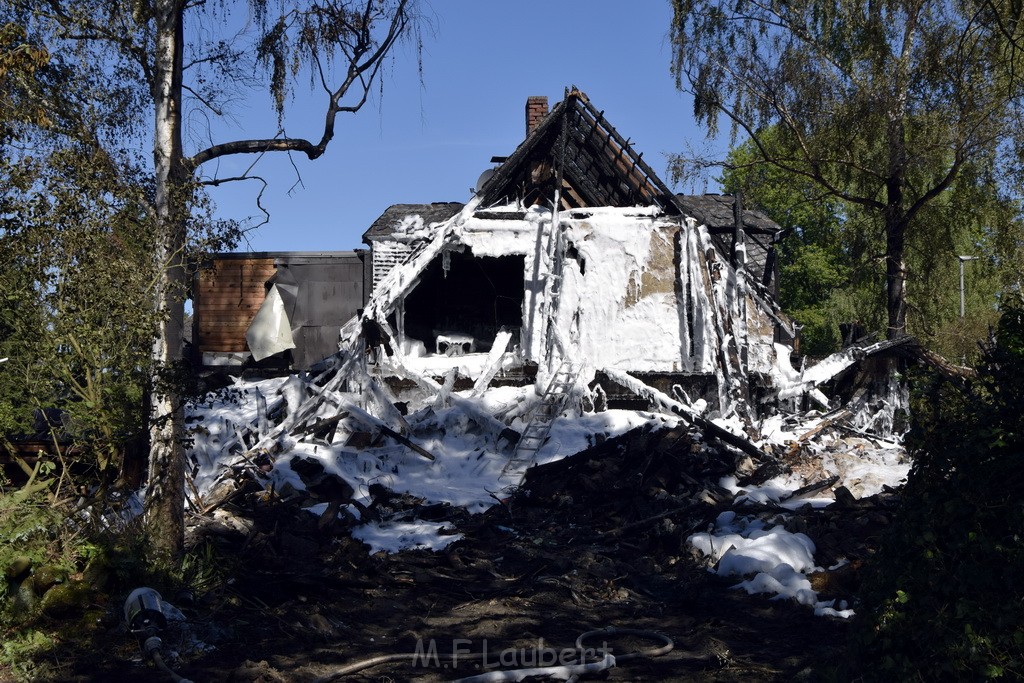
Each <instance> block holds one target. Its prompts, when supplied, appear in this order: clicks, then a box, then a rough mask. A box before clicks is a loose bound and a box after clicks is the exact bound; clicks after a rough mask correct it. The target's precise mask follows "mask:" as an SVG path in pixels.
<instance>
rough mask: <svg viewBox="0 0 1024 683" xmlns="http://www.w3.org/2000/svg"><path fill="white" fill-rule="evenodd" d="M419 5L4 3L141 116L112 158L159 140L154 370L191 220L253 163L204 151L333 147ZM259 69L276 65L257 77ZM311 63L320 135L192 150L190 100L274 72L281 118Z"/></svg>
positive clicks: (220, 104)
mask: <svg viewBox="0 0 1024 683" xmlns="http://www.w3.org/2000/svg"><path fill="white" fill-rule="evenodd" d="M410 5H411V0H311V1H307V2H303V1H301V0H300V1H297V2H293V3H284V4H283V5H280V6H276V5H275V6H271V5H270V4H269V3H266V2H265V0H253V1H252V2H250V3H249V4H248V5H247V6H246V9H248V10H249V12H250V15H251V19H252V21H253V24H254V25H255V26H256V27H257V28H256V30H254V31H251V32H244V31H243V32H241V33H238V34H237V35H236V34H235V33H233V32H232V31H231V30H230V28H226V29H225V33H226V35H216V34H214V33H212V32H211V27H217V26H224V25H225V24H231V23H232V22H234V21H235V20H234V19H233V18H232V11H233V10H236V9H238V8H237V6H236V4H235V3H231V2H227V1H224V2H213V3H187V2H185V1H184V0H140V1H139V2H132V3H110V2H105V1H102V0H93V1H85V2H74V3H71V2H65V1H63V0H46V1H44V2H42V3H39V2H28V1H27V0H15V1H14V2H12V3H10V4H9V6H8V7H7V8H6V10H3V11H4V12H6V13H8V14H9V16H7V17H4V18H5V19H7V20H9V21H12V22H16V23H19V24H21V25H23V26H25V27H27V29H28V33H29V34H30V35H38V36H39V37H40V39H41V41H42V42H45V43H46V44H47V45H49V46H50V48H51V51H52V52H54V53H60V54H61V55H62V56H64V59H65V60H66V66H67V71H68V74H67V75H68V77H69V79H70V82H72V83H92V84H95V83H112V84H117V86H118V87H117V88H116V89H112V91H113V92H111V93H107V94H105V95H104V97H103V98H102V99H96V100H92V101H90V102H89V105H90V106H92V107H98V108H100V109H102V110H103V111H105V112H107V113H108V115H109V116H111V117H113V120H115V121H116V122H117V123H118V124H121V125H124V126H126V127H127V128H128V129H129V131H128V132H127V133H126V134H125V135H122V136H110V135H108V136H104V135H103V134H102V130H101V131H99V132H98V134H97V138H96V142H97V143H98V144H99V145H101V146H102V147H103V149H106V150H108V152H109V153H108V156H109V157H110V158H112V159H118V160H119V161H121V160H125V161H128V162H129V163H133V162H134V161H135V159H131V158H130V157H132V152H133V151H134V149H133V144H134V145H139V144H140V143H142V142H143V141H144V140H145V139H146V138H147V137H148V138H149V139H150V141H151V143H152V162H151V164H143V167H144V168H146V170H147V173H148V179H147V181H146V182H145V183H144V186H145V187H147V188H148V192H149V193H150V194H149V195H148V205H147V212H148V220H149V224H150V226H151V228H152V230H151V242H150V250H151V253H152V255H153V258H154V260H155V262H156V263H157V264H158V265H159V273H158V277H157V279H156V280H155V286H154V288H153V290H152V292H151V299H150V301H151V304H152V308H153V310H155V311H156V313H157V317H158V322H157V325H156V330H155V334H154V337H153V338H154V342H153V345H152V349H151V358H150V362H151V368H150V369H151V370H157V369H162V370H161V372H163V373H165V374H166V373H171V374H173V372H174V368H175V366H177V365H179V364H180V363H181V353H182V328H183V321H184V305H183V300H184V297H185V288H186V285H187V282H186V246H187V228H188V224H189V221H190V219H191V217H192V215H193V210H194V208H195V205H196V203H197V202H199V201H200V200H201V188H202V186H203V185H204V184H208V185H211V184H219V183H222V182H226V181H228V180H241V179H246V178H251V177H253V176H243V177H240V178H216V177H203V176H202V175H201V168H202V166H203V164H205V163H208V162H210V161H213V160H216V159H219V158H221V157H224V156H227V155H234V154H263V153H265V152H268V151H279V152H300V153H303V154H305V155H306V156H307V157H309V158H310V159H315V158H317V157H319V156H321V155H322V154H323V153H324V151H325V150H326V148H327V146H328V144H329V143H330V141H331V140H332V139H333V137H334V134H335V122H336V119H337V116H338V114H341V113H354V112H356V111H358V110H359V109H360V108H361V107H362V106H363V104H364V103H365V102H366V100H367V97H368V95H369V92H370V90H371V88H372V87H373V85H374V83H375V79H376V77H377V75H378V73H379V70H380V68H381V66H382V65H383V64H384V62H385V60H386V58H387V57H388V55H389V54H390V52H391V50H392V48H393V47H394V46H395V44H396V42H397V41H398V40H399V39H400V38H402V37H403V36H404V35H406V33H407V32H409V31H410V30H411V28H412V27H413V25H414V22H413V20H414V18H415V17H414V15H413V14H412V12H411V11H410ZM239 25H241V24H239ZM251 56H255V61H254V62H253V61H252V60H251V58H250V57H251ZM254 72H255V73H261V74H263V75H264V76H265V79H254V78H253V75H252V74H253V73H254ZM307 73H308V74H310V75H311V77H312V80H313V83H315V84H316V86H317V87H318V88H320V89H322V90H323V93H324V124H323V128H322V130H321V131H320V132H319V133H318V137H316V138H314V139H312V140H307V139H305V138H299V137H292V136H290V135H288V134H286V133H285V131H284V130H283V127H280V129H279V130H278V131H275V132H273V133H271V134H270V135H268V136H265V137H257V138H252V139H242V140H229V141H225V142H221V143H218V144H212V145H209V146H206V147H205V148H200V149H197V150H195V151H193V152H191V153H189V152H187V151H186V149H185V143H184V131H183V116H184V114H185V110H186V108H189V107H196V108H201V109H205V110H206V113H207V114H209V115H211V116H221V115H223V114H224V112H225V111H226V110H225V107H224V99H226V98H238V97H240V92H241V91H244V90H246V89H247V88H249V87H251V86H254V85H262V86H263V87H267V88H268V89H269V91H270V92H271V94H272V95H273V101H274V106H275V107H276V109H277V112H278V116H279V122H280V121H281V120H282V116H283V112H284V106H285V104H286V102H287V101H288V100H289V94H290V91H291V88H292V87H293V80H294V78H295V77H296V76H298V75H300V74H307ZM92 92H95V90H93V91H92ZM111 105H114V106H111ZM114 150H117V153H115V152H114ZM122 157H128V159H122ZM151 404H152V409H153V412H152V416H151V428H150V458H149V481H148V487H147V502H146V506H147V526H148V529H149V533H150V535H151V540H152V542H153V545H152V547H153V550H154V553H153V559H154V560H156V561H158V562H167V561H170V560H173V559H175V558H176V557H177V556H178V555H179V554H180V552H181V549H182V544H183V537H184V516H183V515H184V512H183V511H184V493H183V485H184V461H185V454H184V448H183V445H182V441H183V430H182V415H181V411H182V401H181V399H180V397H179V395H178V392H177V390H176V389H175V387H174V385H173V383H168V382H157V383H155V384H154V390H153V392H152V397H151Z"/></svg>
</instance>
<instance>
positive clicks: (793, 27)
mask: <svg viewBox="0 0 1024 683" xmlns="http://www.w3.org/2000/svg"><path fill="white" fill-rule="evenodd" d="M673 8H674V18H673V23H672V28H671V39H672V42H673V50H674V58H673V70H674V73H675V74H676V77H677V82H678V85H679V87H680V88H682V89H685V90H687V91H689V92H691V93H692V94H693V96H694V103H695V104H694V111H695V115H696V117H697V119H698V121H700V122H701V123H703V124H705V125H706V126H707V127H708V129H709V132H711V133H714V132H716V131H717V129H718V123H719V117H721V116H725V117H726V119H727V120H728V121H729V123H730V126H731V130H732V134H733V136H734V139H735V136H736V135H737V133H739V132H742V133H743V134H745V135H746V136H747V137H748V138H749V140H750V141H751V145H752V149H753V150H756V154H755V155H753V157H752V158H751V160H750V162H749V163H750V164H757V165H760V164H767V165H771V166H773V167H775V168H778V169H780V170H782V171H785V172H786V173H789V174H791V175H793V176H799V177H801V178H805V179H807V180H808V181H810V182H813V183H814V185H815V186H816V187H818V188H820V191H821V193H822V194H825V195H828V196H831V197H834V198H837V199H839V200H842V201H843V202H844V203H845V204H846V205H847V206H849V207H856V208H857V210H858V211H860V212H862V213H863V214H864V216H865V217H866V218H868V219H870V221H871V222H872V223H873V224H874V225H877V226H879V227H880V229H881V230H882V234H883V236H884V249H883V252H882V253H883V254H884V269H885V292H886V299H885V310H886V332H887V336H889V337H894V336H898V335H901V334H903V333H904V332H905V330H906V325H907V285H906V282H907V262H906V251H907V239H908V234H912V233H914V232H917V231H924V229H925V228H924V222H923V221H922V215H923V214H924V213H925V211H926V209H927V208H928V207H929V206H931V205H933V204H936V203H937V202H938V201H939V200H940V198H943V197H945V196H946V195H947V193H948V192H949V191H950V189H951V188H952V187H953V185H954V183H955V181H956V180H957V179H958V178H959V177H961V176H962V174H964V173H965V172H969V173H971V174H974V175H975V177H977V178H980V179H984V181H985V182H987V183H992V184H995V185H1000V186H1001V188H1002V189H1003V190H1004V191H1011V190H1015V189H1016V188H1010V187H1008V185H1007V184H1001V180H1002V179H1003V178H1006V177H1009V176H1010V175H1011V168H1010V166H1011V165H1012V164H1014V163H1015V162H1016V160H1017V158H1019V157H1017V156H1016V149H1015V146H1016V145H1017V144H1019V141H1020V134H1019V130H1020V127H1019V125H1018V121H1019V116H1020V114H1021V107H1020V105H1021V99H1020V97H1021V92H1022V90H1021V87H1022V86H1021V81H1020V79H1019V78H1018V74H1019V73H1020V67H1021V61H1020V55H1019V54H1018V52H1017V51H1015V50H1013V49H1010V48H1009V47H1008V43H1007V41H1006V40H1005V38H1004V37H1003V36H1002V34H1001V33H1000V32H999V31H998V30H997V29H996V28H994V27H993V26H992V25H991V23H990V22H987V21H985V20H984V19H985V16H984V12H983V11H982V10H981V9H979V6H978V5H974V4H971V3H963V2H953V3H933V2H926V1H925V0H889V1H887V2H866V1H864V0H832V1H831V2H828V1H825V2H821V1H816V0H796V1H795V2H785V3H783V2H775V1H774V0H772V1H769V2H761V1H759V0H753V1H751V0H741V1H740V2H720V1H719V0H673ZM766 134H770V135H771V136H772V140H771V144H769V141H768V140H767V139H766V137H765V136H766ZM968 169H970V170H969V171H968ZM989 227H990V228H991V229H993V230H996V231H999V230H1001V229H1002V228H1003V226H1002V225H993V226H989Z"/></svg>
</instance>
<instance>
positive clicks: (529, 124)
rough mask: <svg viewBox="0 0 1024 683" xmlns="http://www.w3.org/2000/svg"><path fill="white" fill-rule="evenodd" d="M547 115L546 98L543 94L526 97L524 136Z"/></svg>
mask: <svg viewBox="0 0 1024 683" xmlns="http://www.w3.org/2000/svg"><path fill="white" fill-rule="evenodd" d="M547 115H548V98H547V97H545V96H544V95H534V96H532V97H527V98H526V136H527V137H529V136H530V133H532V132H533V130H534V129H535V128H536V127H537V125H538V124H539V123H540V122H541V121H543V120H544V117H545V116H547Z"/></svg>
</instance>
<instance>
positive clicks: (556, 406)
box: [501, 360, 582, 476]
mask: <svg viewBox="0 0 1024 683" xmlns="http://www.w3.org/2000/svg"><path fill="white" fill-rule="evenodd" d="M581 368H582V364H577V363H572V362H570V361H568V360H563V361H562V363H561V364H560V365H559V366H558V369H557V370H556V371H555V374H554V375H552V377H551V381H550V382H548V388H547V390H546V391H545V392H544V395H543V396H542V397H541V400H540V405H539V406H537V408H536V409H535V410H534V412H533V415H532V416H531V417H530V421H529V422H528V423H527V425H526V429H524V430H523V435H522V436H521V437H519V442H518V443H517V444H516V449H515V451H514V452H513V453H512V457H511V458H509V461H508V463H506V464H505V467H504V468H503V469H502V470H501V474H502V476H505V475H507V474H509V473H510V472H511V471H514V470H517V469H520V468H521V467H522V466H523V465H525V467H522V469H523V470H524V471H525V469H526V468H527V467H529V466H530V465H532V464H533V461H534V460H535V459H536V458H537V451H539V450H540V449H541V446H543V445H544V442H545V441H547V439H548V435H549V434H550V433H551V423H552V422H553V421H554V419H555V418H556V417H558V416H559V414H561V412H562V410H563V409H564V408H565V403H566V401H568V399H569V396H570V394H571V393H572V388H573V387H574V386H575V385H576V378H577V376H578V375H579V373H580V369H581Z"/></svg>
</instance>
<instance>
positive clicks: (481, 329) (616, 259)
mask: <svg viewBox="0 0 1024 683" xmlns="http://www.w3.org/2000/svg"><path fill="white" fill-rule="evenodd" d="M526 124H527V131H526V137H525V139H524V141H523V142H522V144H520V145H519V146H518V147H517V148H516V149H515V150H514V151H513V152H512V153H511V154H510V155H509V156H507V157H495V158H493V159H492V162H493V163H494V164H495V165H494V167H493V168H491V169H488V170H487V171H486V172H485V173H484V174H483V175H482V176H481V178H480V180H479V181H478V187H477V188H476V192H475V195H474V196H473V197H472V198H471V199H470V200H469V201H468V202H467V203H465V204H462V203H457V202H440V203H434V204H396V205H394V206H391V207H390V208H388V209H387V210H386V211H385V212H384V213H383V214H382V215H381V216H380V218H378V219H377V220H376V221H375V222H374V223H373V224H372V225H371V226H370V227H369V229H368V230H367V231H366V232H365V233H364V235H363V241H364V242H365V243H366V245H367V246H368V247H369V251H368V252H365V251H364V252H347V253H328V254H323V255H320V256H319V257H318V256H317V255H308V254H307V255H298V254H291V255H290V254H275V255H263V256H266V258H263V259H262V260H259V259H257V260H258V261H259V263H258V264H255V265H251V266H241V265H238V264H237V263H235V262H234V261H233V260H232V259H241V258H243V257H242V256H238V255H228V256H225V257H224V258H222V259H221V260H219V261H218V260H217V259H214V264H215V265H214V266H213V267H211V268H207V269H206V270H205V271H204V270H200V273H199V275H198V276H197V285H196V293H197V298H196V303H195V312H196V313H195V318H196V322H195V329H196V334H195V338H196V340H197V352H198V353H199V354H201V356H202V358H203V359H204V361H208V360H209V359H216V360H218V362H247V363H252V362H253V361H258V362H261V363H268V362H269V363H275V362H276V363H277V364H278V365H279V366H282V367H285V368H289V369H293V370H294V369H303V368H306V367H309V365H311V364H312V363H314V362H315V361H316V360H318V359H319V358H321V357H324V356H326V355H329V353H331V352H332V351H333V350H336V349H337V344H338V339H339V333H338V332H339V330H340V338H341V344H342V346H343V347H344V346H346V345H348V346H352V345H353V344H362V345H364V346H365V345H367V342H369V343H368V345H369V346H371V347H376V346H382V347H385V346H386V348H385V349H384V353H383V354H378V353H375V352H374V353H372V357H373V359H374V360H375V361H376V360H380V359H388V358H390V359H391V360H389V361H388V364H389V367H390V370H388V369H387V368H383V366H382V367H380V368H378V372H379V373H381V374H387V373H388V372H392V371H394V370H395V368H396V367H402V368H404V369H405V370H408V371H411V372H414V373H420V374H422V375H424V376H429V377H435V378H440V377H444V376H446V375H447V374H449V373H450V372H455V374H456V375H461V376H463V377H464V378H465V379H467V380H474V381H475V379H476V377H477V376H479V375H480V374H481V373H483V372H485V366H487V365H488V361H487V359H488V357H489V356H492V357H493V358H492V361H493V362H491V363H490V365H492V366H494V365H495V364H496V365H497V367H496V368H495V367H491V368H490V372H495V371H497V372H512V371H515V370H516V369H520V370H522V369H525V370H526V371H527V372H526V373H524V374H527V375H529V376H532V372H531V371H533V372H536V371H537V370H538V369H539V371H540V374H541V375H542V380H543V379H544V377H546V376H550V375H552V374H553V373H555V372H556V371H557V369H558V368H559V367H561V366H568V369H563V372H564V373H568V374H571V375H572V376H573V380H574V381H575V378H576V377H577V376H583V377H584V378H585V379H586V380H587V381H591V380H593V379H594V378H595V377H597V378H599V379H601V380H602V381H605V384H606V389H607V390H609V391H610V392H611V393H614V392H615V391H616V386H615V383H614V382H607V377H608V375H609V373H611V374H615V373H617V372H625V373H630V374H631V375H633V376H639V377H641V378H642V379H643V381H644V382H646V383H648V384H650V385H651V386H656V387H658V388H660V389H661V390H663V391H665V392H670V391H671V389H672V387H673V386H677V385H678V386H679V387H680V388H681V389H683V390H684V391H685V392H690V393H689V394H688V395H690V396H691V398H694V399H695V398H700V397H703V398H705V399H707V400H708V401H709V402H713V403H714V404H716V405H718V406H722V405H724V404H726V403H731V402H732V401H731V398H730V397H731V396H737V397H738V396H739V395H740V394H744V393H747V392H749V387H750V386H751V383H750V382H749V381H747V380H748V379H749V378H751V377H753V378H755V379H756V378H757V377H765V378H767V379H766V380H765V383H770V381H771V377H770V375H771V373H772V369H773V368H774V367H775V365H776V356H777V354H778V353H788V349H787V348H784V347H785V346H786V345H788V344H789V343H790V342H791V340H792V338H793V326H792V323H791V321H789V319H788V318H787V317H786V316H785V315H784V314H782V313H781V311H780V310H779V308H778V306H777V305H776V303H775V292H776V290H777V285H778V283H777V266H776V259H775V247H774V242H775V240H776V238H777V237H778V233H779V228H778V226H777V225H776V224H774V223H773V222H771V221H770V220H769V219H767V218H766V217H765V216H763V215H762V214H760V213H758V212H756V211H751V210H748V209H745V208H743V207H742V206H740V203H739V202H738V201H737V199H736V198H735V197H732V196H726V195H698V196H686V195H677V194H674V193H673V192H672V191H671V190H669V189H668V187H667V186H666V185H665V184H664V183H663V182H662V181H661V180H660V179H659V178H658V176H657V174H656V173H655V172H654V171H653V170H652V169H651V167H650V166H649V165H648V164H647V163H646V162H645V161H644V160H643V155H642V154H638V153H637V152H636V151H635V150H634V149H633V147H632V146H631V145H630V144H629V141H628V140H626V139H623V138H622V136H621V135H620V134H619V133H618V132H617V131H616V130H615V128H614V127H613V126H612V125H611V124H610V123H609V122H608V121H607V120H606V119H605V117H604V115H603V113H602V112H601V111H599V110H598V109H596V108H595V107H594V106H593V105H592V104H591V102H590V101H589V99H588V98H587V97H586V95H584V94H583V93H582V92H580V91H578V90H571V91H567V93H566V96H565V98H564V99H563V100H562V101H561V102H559V103H558V104H556V105H555V106H554V107H553V108H552V109H551V110H550V111H549V110H548V105H547V99H546V98H543V97H531V98H529V99H528V101H527V105H526ZM254 256H255V255H249V260H251V259H252V257H254ZM300 261H301V262H302V263H300ZM257 265H259V268H257V267H256V266H257ZM246 267H248V270H246ZM232 268H234V269H235V270H232ZM239 268H240V269H241V270H239ZM260 268H262V269H260ZM303 268H305V269H306V270H303ZM325 268H327V269H328V270H331V268H333V269H334V270H338V268H341V270H338V272H334V271H333V270H332V271H331V272H328V270H324V269H325ZM218 269H219V270H218ZM236 270H237V271H238V272H237V273H236V272H235V271H236ZM257 270H258V271H259V272H257ZM220 271H223V273H222V274H218V273H220ZM229 271H230V272H229ZM242 271H245V272H244V273H243V272H242ZM300 271H301V272H300ZM306 271H308V272H306ZM342 271H343V272H342ZM243 276H245V277H249V281H248V283H247V284H239V283H241V282H242V280H243V279H244V277H243ZM235 278H240V279H239V280H237V281H236V280H235ZM232 287H234V288H235V289H238V291H237V292H236V291H235V289H231V288H232ZM339 287H341V289H342V290H344V291H341V290H339V289H338V288H339ZM325 288H326V289H325ZM243 289H244V290H245V291H242V290H243ZM328 290H330V291H328ZM236 299H237V302H239V303H238V305H240V306H244V307H245V310H244V311H243V310H241V309H238V310H236V309H235V308H232V306H234V305H235V301H236ZM211 306H212V308H211ZM335 309H337V310H335ZM360 309H365V310H364V311H363V314H362V319H361V320H362V322H358V321H356V320H355V319H354V318H352V316H353V315H355V314H356V313H357V311H359V310H360ZM224 315H231V316H234V317H233V318H232V319H231V320H232V321H231V322H225V323H222V324H218V323H216V322H215V321H214V317H215V316H224ZM321 318H322V319H321ZM346 320H348V321H349V323H348V325H345V321H346ZM368 323H372V325H370V326H369V327H368ZM343 325H344V326H343ZM367 329H372V330H374V333H373V334H372V335H370V337H371V338H370V339H366V338H365V337H366V334H365V331H366V330H367ZM361 336H362V337H364V338H360V337H361ZM381 342H384V344H381ZM777 343H781V344H782V345H783V346H780V347H777V346H776V344H777ZM496 345H498V346H500V348H495V347H496ZM373 351H375V349H371V352H373ZM250 354H251V358H252V359H250ZM266 357H269V360H264V358H266ZM225 358H227V361H224V359H225ZM282 359H283V361H282ZM452 359H455V360H452ZM756 385H757V382H756V381H755V382H754V383H753V386H756ZM619 389H621V387H619ZM693 392H695V394H693Z"/></svg>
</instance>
